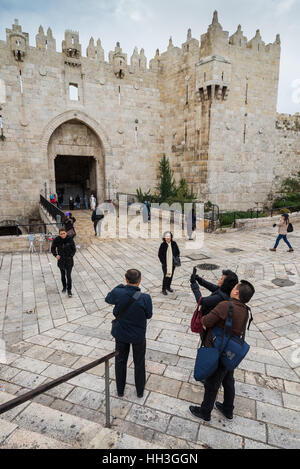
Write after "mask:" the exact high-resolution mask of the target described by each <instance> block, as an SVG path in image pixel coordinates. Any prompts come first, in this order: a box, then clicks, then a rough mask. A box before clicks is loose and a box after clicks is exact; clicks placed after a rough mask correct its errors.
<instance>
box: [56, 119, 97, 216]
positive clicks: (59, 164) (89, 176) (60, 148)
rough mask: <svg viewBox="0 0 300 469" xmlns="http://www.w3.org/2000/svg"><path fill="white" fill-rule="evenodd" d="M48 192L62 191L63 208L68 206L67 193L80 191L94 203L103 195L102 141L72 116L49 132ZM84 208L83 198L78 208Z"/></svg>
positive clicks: (74, 193) (72, 193)
mask: <svg viewBox="0 0 300 469" xmlns="http://www.w3.org/2000/svg"><path fill="white" fill-rule="evenodd" d="M48 159H49V169H50V181H49V182H50V186H49V187H50V192H56V193H57V194H58V193H59V192H62V191H63V192H64V207H65V208H68V203H69V196H70V195H72V196H73V198H74V199H75V197H76V195H77V194H79V195H80V197H81V199H83V196H84V194H86V195H87V196H88V197H90V194H91V193H93V194H94V195H95V196H96V198H97V202H98V203H101V202H103V201H104V198H105V174H104V171H105V168H104V152H103V146H102V143H101V141H100V139H99V137H98V135H96V133H95V132H94V131H93V130H92V129H91V128H90V127H89V126H88V125H86V124H84V123H83V122H81V121H79V120H77V119H71V120H69V121H67V122H64V123H63V124H61V125H60V126H59V127H57V128H56V130H55V131H54V132H53V133H52V135H51V138H50V140H49V144H48ZM82 207H83V200H82V204H81V208H82Z"/></svg>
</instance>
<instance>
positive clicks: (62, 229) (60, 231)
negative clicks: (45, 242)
mask: <svg viewBox="0 0 300 469" xmlns="http://www.w3.org/2000/svg"><path fill="white" fill-rule="evenodd" d="M63 231H64V232H65V233H66V232H67V230H66V229H65V228H60V229H59V233H62V232H63Z"/></svg>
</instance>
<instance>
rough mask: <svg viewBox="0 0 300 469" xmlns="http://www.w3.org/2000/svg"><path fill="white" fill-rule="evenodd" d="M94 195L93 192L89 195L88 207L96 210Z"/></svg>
mask: <svg viewBox="0 0 300 469" xmlns="http://www.w3.org/2000/svg"><path fill="white" fill-rule="evenodd" d="M96 203H97V201H96V197H95V196H94V194H92V195H91V197H90V207H91V210H93V211H94V210H96Z"/></svg>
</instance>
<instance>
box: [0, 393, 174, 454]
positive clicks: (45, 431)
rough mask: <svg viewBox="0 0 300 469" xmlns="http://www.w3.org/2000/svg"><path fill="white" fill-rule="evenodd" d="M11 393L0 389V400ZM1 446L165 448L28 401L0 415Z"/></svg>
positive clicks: (40, 447)
mask: <svg viewBox="0 0 300 469" xmlns="http://www.w3.org/2000/svg"><path fill="white" fill-rule="evenodd" d="M14 398H15V396H13V395H11V394H9V393H6V392H1V393H0V404H3V403H4V402H7V401H9V400H11V399H14ZM0 448H1V449H29V448H30V449H88V448H89V449H165V448H166V447H164V446H162V445H159V446H158V445H157V444H152V443H149V442H147V441H144V440H142V439H139V438H136V437H133V436H131V435H128V434H126V433H121V432H118V431H116V430H113V429H109V428H104V427H103V426H102V425H100V424H98V423H94V422H91V421H90V420H86V419H84V418H81V417H77V416H75V415H71V414H68V413H66V412H61V411H58V410H56V409H52V408H51V407H47V406H45V405H41V404H37V403H36V402H32V401H28V402H25V403H24V404H21V405H20V406H18V407H16V408H15V409H12V410H10V411H8V412H6V413H5V414H1V418H0Z"/></svg>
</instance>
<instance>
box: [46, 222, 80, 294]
mask: <svg viewBox="0 0 300 469" xmlns="http://www.w3.org/2000/svg"><path fill="white" fill-rule="evenodd" d="M51 252H52V254H53V256H54V257H55V258H56V259H57V261H58V262H57V265H58V267H59V269H60V272H61V281H62V285H63V290H62V293H65V292H66V291H67V290H68V296H69V298H71V297H72V278H71V272H72V269H73V265H74V260H73V257H74V255H75V253H76V246H75V243H74V241H73V239H72V238H70V237H69V236H68V235H67V232H66V230H65V229H64V228H61V229H60V230H59V236H57V237H56V238H55V239H54V241H53V243H52V246H51ZM66 277H67V279H66Z"/></svg>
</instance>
